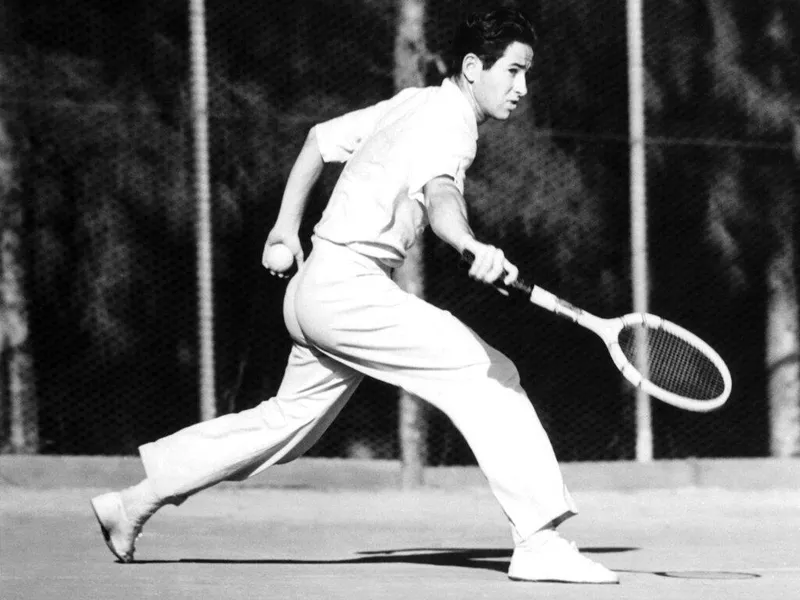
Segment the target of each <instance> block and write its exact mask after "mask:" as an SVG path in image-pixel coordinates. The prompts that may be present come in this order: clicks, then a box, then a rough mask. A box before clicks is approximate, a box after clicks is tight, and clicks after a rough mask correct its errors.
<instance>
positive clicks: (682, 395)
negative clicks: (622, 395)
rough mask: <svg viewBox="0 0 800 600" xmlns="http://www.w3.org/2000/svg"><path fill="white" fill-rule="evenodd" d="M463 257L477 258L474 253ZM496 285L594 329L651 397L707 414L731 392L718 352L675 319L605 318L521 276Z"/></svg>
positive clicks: (624, 371)
mask: <svg viewBox="0 0 800 600" xmlns="http://www.w3.org/2000/svg"><path fill="white" fill-rule="evenodd" d="M464 258H465V259H466V260H467V261H468V262H470V263H471V262H472V261H473V260H474V256H473V255H472V254H471V253H470V252H466V253H465V255H464ZM498 285H499V287H501V289H506V288H510V290H509V291H512V292H513V291H516V292H518V293H521V294H525V295H526V296H527V297H528V299H529V300H530V301H531V302H532V303H533V304H536V305H537V306H540V307H542V308H545V309H547V310H549V311H550V312H553V313H555V314H556V315H558V316H560V317H564V318H566V319H569V320H570V321H573V322H574V323H577V324H578V325H581V326H582V327H585V328H586V329H588V330H589V331H592V332H594V333H596V334H597V335H598V336H599V337H600V339H601V340H603V342H604V343H605V345H606V347H607V348H608V351H609V353H610V354H611V359H612V360H613V361H614V364H615V365H616V367H617V369H619V371H620V372H621V373H622V375H623V377H625V379H627V380H628V381H630V382H631V383H632V384H633V385H634V386H636V387H639V388H641V389H642V390H643V391H644V392H645V393H647V394H648V395H650V396H652V397H653V398H656V399H658V400H661V401H662V402H666V403H667V404H671V405H673V406H676V407H678V408H682V409H684V410H690V411H694V412H708V411H711V410H714V409H716V408H719V407H720V406H722V405H723V404H725V402H726V401H727V399H728V396H730V393H731V374H730V371H729V370H728V367H727V366H726V365H725V362H724V361H723V360H722V358H721V357H720V356H719V354H717V353H716V352H715V351H714V349H713V348H711V346H709V345H708V344H706V343H705V342H704V341H703V340H701V339H700V338H699V337H697V336H696V335H694V334H693V333H691V332H690V331H687V330H686V329H684V328H683V327H681V326H679V325H676V324H675V323H672V322H670V321H667V320H666V319H662V318H661V317H657V316H655V315H651V314H647V313H631V314H627V315H624V316H622V317H617V318H613V319H603V318H600V317H596V316H595V315H593V314H591V313H589V312H586V311H585V310H582V309H580V308H577V307H575V306H573V305H572V304H570V303H569V302H566V301H565V300H562V299H561V298H559V297H557V296H555V295H554V294H551V293H550V292H548V291H547V290H544V289H542V288H540V287H539V286H537V285H531V284H528V283H526V282H524V281H522V280H521V279H517V280H516V281H514V282H513V283H512V284H510V285H509V286H504V285H503V284H498Z"/></svg>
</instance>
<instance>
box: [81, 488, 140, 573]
mask: <svg viewBox="0 0 800 600" xmlns="http://www.w3.org/2000/svg"><path fill="white" fill-rule="evenodd" d="M91 504H92V511H93V512H94V516H95V518H96V519H97V523H98V524H99V525H100V531H101V532H102V534H103V539H104V540H105V542H106V546H108V549H109V550H111V554H113V555H114V556H115V557H116V558H117V560H118V561H119V562H122V563H131V562H133V554H131V555H130V556H127V555H122V554H120V553H119V552H118V551H117V549H116V548H115V547H114V543H113V542H112V541H111V530H110V529H109V528H108V527H107V526H106V523H107V522H109V521H110V520H111V518H110V517H109V515H110V514H113V513H114V512H117V511H118V510H119V506H120V505H119V498H118V494H116V493H114V492H111V493H108V494H103V495H102V496H97V497H96V498H92V501H91Z"/></svg>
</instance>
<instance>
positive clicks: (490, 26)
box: [450, 8, 537, 75]
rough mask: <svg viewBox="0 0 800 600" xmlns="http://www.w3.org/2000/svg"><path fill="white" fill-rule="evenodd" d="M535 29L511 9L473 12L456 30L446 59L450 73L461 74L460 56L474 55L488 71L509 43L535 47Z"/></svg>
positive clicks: (461, 57)
mask: <svg viewBox="0 0 800 600" xmlns="http://www.w3.org/2000/svg"><path fill="white" fill-rule="evenodd" d="M536 40H537V37H536V30H535V29H534V28H533V25H532V24H531V22H530V21H529V20H528V18H527V17H526V16H525V15H524V14H523V13H522V12H520V11H518V10H516V9H513V8H498V9H496V10H492V11H489V12H484V13H473V14H471V15H470V16H469V17H467V20H466V21H464V22H463V23H462V24H461V25H460V26H459V27H458V30H456V35H455V39H454V40H453V47H452V49H451V56H450V74H451V75H458V74H459V73H460V72H461V63H462V61H463V60H464V57H465V56H466V55H467V54H469V53H472V54H475V56H477V57H478V58H480V59H481V61H483V68H484V69H489V68H491V67H492V65H493V64H494V63H496V62H497V60H498V59H499V58H501V57H502V56H503V54H504V53H505V51H506V48H508V46H509V45H510V44H512V43H513V42H520V43H522V44H527V45H528V46H530V47H531V48H535V47H536Z"/></svg>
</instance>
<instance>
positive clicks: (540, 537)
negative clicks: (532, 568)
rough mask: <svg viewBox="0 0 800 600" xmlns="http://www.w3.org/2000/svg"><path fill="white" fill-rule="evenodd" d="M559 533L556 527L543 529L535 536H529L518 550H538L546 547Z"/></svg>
mask: <svg viewBox="0 0 800 600" xmlns="http://www.w3.org/2000/svg"><path fill="white" fill-rule="evenodd" d="M557 535H558V532H557V531H556V528H555V527H552V526H547V527H543V528H542V529H540V530H539V531H537V532H535V533H534V534H533V535H530V536H528V537H527V538H525V539H524V540H522V542H520V543H519V544H517V548H524V549H526V550H537V549H539V548H541V547H542V546H544V545H545V544H546V543H547V542H548V541H549V540H552V539H553V537H555V536H557Z"/></svg>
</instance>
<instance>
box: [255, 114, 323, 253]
mask: <svg viewBox="0 0 800 600" xmlns="http://www.w3.org/2000/svg"><path fill="white" fill-rule="evenodd" d="M324 164H325V163H324V161H323V159H322V155H321V154H320V151H319V146H318V144H317V136H316V132H315V130H314V129H313V128H312V129H311V131H309V133H308V136H307V137H306V141H305V143H304V144H303V148H302V150H300V154H299V155H298V156H297V159H296V160H295V163H294V165H293V166H292V170H291V172H290V173H289V179H288V180H287V181H286V187H285V188H284V191H283V198H282V200H281V208H280V210H279V211H278V218H277V219H276V221H275V226H274V227H273V228H272V231H270V233H269V235H268V236H267V243H266V245H267V246H272V245H274V244H284V245H286V246H288V247H289V249H290V250H291V251H292V254H294V257H295V260H296V261H297V265H298V267H299V266H300V265H302V264H303V260H304V255H303V248H302V246H301V244H300V236H299V235H298V233H299V231H300V224H301V222H302V220H303V215H304V214H305V210H306V206H307V205H308V198H309V196H310V195H311V190H312V189H313V188H314V185H315V184H316V183H317V181H318V180H319V177H320V175H321V174H322V168H323V166H324Z"/></svg>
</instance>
